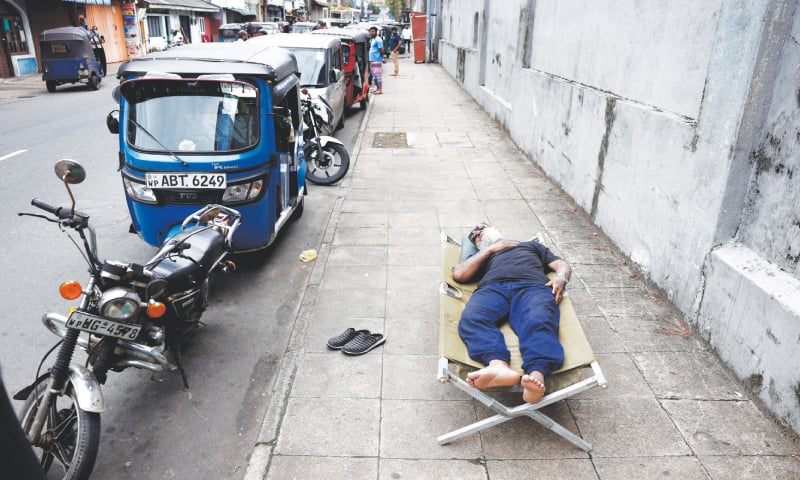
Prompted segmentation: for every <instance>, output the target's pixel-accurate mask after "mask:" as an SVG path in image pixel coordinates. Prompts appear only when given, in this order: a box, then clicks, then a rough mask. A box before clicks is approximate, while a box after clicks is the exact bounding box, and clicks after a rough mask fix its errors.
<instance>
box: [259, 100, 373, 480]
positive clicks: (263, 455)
mask: <svg viewBox="0 0 800 480" xmlns="http://www.w3.org/2000/svg"><path fill="white" fill-rule="evenodd" d="M373 106H374V100H372V101H370V102H369V107H368V108H367V111H366V113H365V114H364V118H363V119H362V120H361V125H359V128H358V135H357V136H356V142H355V147H354V148H353V153H352V154H351V155H350V169H349V170H348V173H351V172H352V171H353V169H354V168H355V165H356V163H357V160H358V157H359V155H360V153H361V142H362V141H363V140H364V135H365V131H366V128H367V125H369V118H370V116H371V114H372V108H373ZM351 177H352V175H349V176H345V178H344V180H343V181H342V182H341V183H340V184H339V186H338V188H339V189H340V190H344V192H345V193H343V194H342V195H339V196H338V198H337V199H336V202H335V204H334V206H333V209H332V210H331V215H330V217H328V223H327V225H326V226H325V229H324V230H323V233H322V238H321V239H320V245H319V249H318V253H317V259H316V260H315V262H314V268H313V270H312V271H311V276H310V277H309V281H308V286H307V287H306V291H305V293H304V294H303V298H302V300H301V304H300V309H299V310H298V312H297V316H296V317H295V321H294V325H293V326H292V333H291V335H290V337H289V343H288V345H287V347H286V352H285V353H284V355H283V359H282V360H281V364H280V367H279V369H278V374H277V375H276V377H275V381H274V383H273V385H272V390H271V392H270V399H269V405H268V406H267V411H266V413H265V414H264V420H263V421H262V422H261V427H260V429H259V432H258V437H257V438H256V444H255V446H254V447H253V453H252V454H251V455H250V459H249V460H248V463H247V470H246V471H245V475H244V480H263V479H264V478H266V475H267V473H268V472H269V467H270V463H271V462H272V453H273V451H274V449H275V446H276V445H277V442H278V436H279V435H280V428H281V423H282V422H283V416H284V415H285V414H286V407H287V404H288V402H289V393H290V392H291V390H292V385H293V384H294V379H295V375H296V373H297V369H298V367H299V365H300V358H301V357H302V351H303V348H304V347H305V345H304V344H303V343H304V339H305V334H306V331H307V329H308V325H309V323H310V321H311V318H312V316H313V313H314V308H315V306H316V303H317V298H318V297H319V284H320V282H321V281H322V275H323V274H324V272H325V266H326V265H327V263H328V256H329V255H330V250H331V243H332V242H333V239H334V235H335V233H336V227H337V225H338V224H339V217H340V216H341V213H342V203H343V202H344V197H345V196H346V191H347V189H348V188H349V186H350V179H351ZM326 188H327V187H326Z"/></svg>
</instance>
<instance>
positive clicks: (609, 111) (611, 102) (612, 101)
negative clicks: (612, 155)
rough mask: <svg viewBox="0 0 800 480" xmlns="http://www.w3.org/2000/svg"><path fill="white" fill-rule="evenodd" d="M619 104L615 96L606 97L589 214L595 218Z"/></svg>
mask: <svg viewBox="0 0 800 480" xmlns="http://www.w3.org/2000/svg"><path fill="white" fill-rule="evenodd" d="M616 105H617V99H616V98H614V97H607V98H606V131H605V133H603V140H602V141H601V142H600V152H598V154H597V181H596V183H595V185H594V195H593V197H592V210H591V212H590V213H589V216H590V217H592V218H595V215H596V214H597V202H598V199H599V198H600V191H601V190H602V189H603V168H604V167H605V163H606V155H607V154H608V139H609V137H610V136H611V128H612V127H613V126H614V119H615V118H616V114H615V113H614V107H616Z"/></svg>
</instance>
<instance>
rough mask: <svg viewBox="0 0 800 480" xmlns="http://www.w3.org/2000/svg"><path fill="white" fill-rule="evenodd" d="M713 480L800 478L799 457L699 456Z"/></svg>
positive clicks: (796, 455) (795, 455)
mask: <svg viewBox="0 0 800 480" xmlns="http://www.w3.org/2000/svg"><path fill="white" fill-rule="evenodd" d="M699 459H700V461H701V462H702V463H703V466H704V467H705V468H706V470H707V471H708V473H709V474H710V475H711V478H713V479H714V480H751V479H752V480H763V479H767V478H774V479H781V480H783V479H787V480H788V479H790V478H794V479H797V478H800V455H798V454H797V453H796V454H794V455H783V456H773V455H764V456H758V457H753V456H737V457H727V456H701V457H699Z"/></svg>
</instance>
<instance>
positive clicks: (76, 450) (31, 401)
mask: <svg viewBox="0 0 800 480" xmlns="http://www.w3.org/2000/svg"><path fill="white" fill-rule="evenodd" d="M49 382H50V377H45V378H43V379H42V380H41V381H40V382H39V384H38V385H36V388H35V389H34V390H33V392H31V394H30V395H28V398H27V399H26V400H25V404H24V405H23V408H22V415H21V417H20V423H22V431H23V432H25V434H26V435H28V432H29V431H30V428H31V424H33V420H34V418H35V417H36V412H37V411H38V410H39V407H40V403H41V400H42V397H44V393H45V391H46V390H47V387H48V384H49ZM50 398H51V399H52V401H51V404H50V405H49V406H47V407H45V408H47V409H48V412H47V418H46V420H45V425H44V430H43V432H42V436H41V440H40V444H39V445H34V451H35V452H36V455H37V457H38V458H39V462H40V465H41V466H42V470H44V472H45V473H48V472H49V471H50V469H51V468H53V467H54V462H53V461H54V460H55V463H56V465H55V468H57V469H58V470H57V472H58V474H59V475H61V476H62V478H64V479H65V480H85V479H88V478H89V475H91V473H92V469H93V468H94V462H95V460H96V459H97V450H98V448H99V446H100V414H99V413H94V412H86V411H84V410H81V409H80V408H79V407H78V402H77V396H76V394H75V390H74V389H73V388H72V383H67V388H66V390H65V393H64V394H63V395H58V396H52V397H50Z"/></svg>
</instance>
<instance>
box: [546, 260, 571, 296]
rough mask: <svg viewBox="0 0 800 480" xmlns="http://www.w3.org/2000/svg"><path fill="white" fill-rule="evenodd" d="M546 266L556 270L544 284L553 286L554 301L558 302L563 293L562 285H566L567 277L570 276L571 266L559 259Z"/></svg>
mask: <svg viewBox="0 0 800 480" xmlns="http://www.w3.org/2000/svg"><path fill="white" fill-rule="evenodd" d="M547 266H548V267H550V269H551V270H553V271H554V272H556V276H555V277H553V279H552V280H550V281H549V282H547V283H546V284H545V285H546V286H548V287H553V295H554V296H555V297H556V303H560V302H561V298H562V297H563V294H564V287H566V286H567V283H569V278H570V277H571V276H572V268H570V266H569V263H567V262H565V261H564V260H561V259H559V260H554V261H553V262H551V263H550V264H548V265H547Z"/></svg>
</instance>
